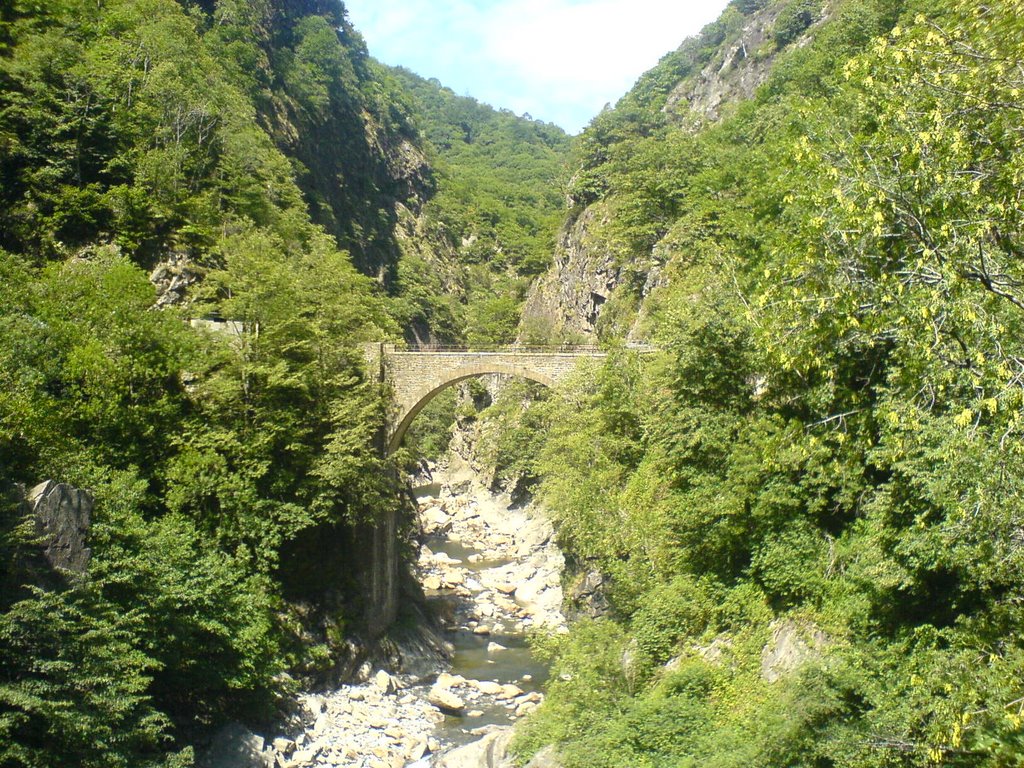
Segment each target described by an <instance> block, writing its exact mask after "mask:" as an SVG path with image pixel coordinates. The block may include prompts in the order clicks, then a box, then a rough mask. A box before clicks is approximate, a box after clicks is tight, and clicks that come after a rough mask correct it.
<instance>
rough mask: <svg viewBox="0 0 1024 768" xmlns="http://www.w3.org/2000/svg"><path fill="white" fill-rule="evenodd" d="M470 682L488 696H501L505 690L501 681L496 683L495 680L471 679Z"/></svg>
mask: <svg viewBox="0 0 1024 768" xmlns="http://www.w3.org/2000/svg"><path fill="white" fill-rule="evenodd" d="M469 684H470V685H472V686H473V687H474V688H476V689H477V690H478V691H480V693H486V694H487V695H488V696H500V695H501V693H502V691H503V690H504V689H503V687H502V685H501V683H496V682H494V681H493V680H471V681H469Z"/></svg>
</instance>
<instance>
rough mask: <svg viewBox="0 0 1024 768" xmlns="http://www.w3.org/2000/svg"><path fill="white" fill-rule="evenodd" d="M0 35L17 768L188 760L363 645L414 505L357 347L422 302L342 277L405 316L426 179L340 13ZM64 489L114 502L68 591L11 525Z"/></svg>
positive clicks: (6, 676) (398, 116)
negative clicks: (208, 738) (16, 499)
mask: <svg viewBox="0 0 1024 768" xmlns="http://www.w3.org/2000/svg"><path fill="white" fill-rule="evenodd" d="M0 13H2V16H0V248H2V249H3V250H2V251H0V488H2V489H3V497H4V499H5V501H4V504H3V507H2V509H0V550H2V551H3V554H4V556H3V558H2V561H0V583H2V584H3V585H4V587H3V590H2V592H0V765H3V766H5V768H6V767H7V766H34V767H37V768H38V767H41V766H56V765H63V766H105V767H107V766H131V767H132V768H136V767H137V766H143V765H159V764H165V763H166V764H186V763H189V762H190V760H191V758H190V756H189V755H190V749H187V748H184V747H185V745H186V744H187V742H188V741H189V740H190V739H191V738H192V736H193V735H194V734H195V733H196V732H197V729H201V728H205V727H208V726H213V725H216V724H218V723H220V722H222V721H223V720H224V719H226V718H233V717H234V718H247V719H250V720H251V719H256V718H260V717H264V716H266V715H268V714H271V713H272V712H273V710H274V708H275V706H276V702H277V700H278V697H279V696H280V695H281V694H283V693H288V691H289V688H290V686H292V685H293V684H291V683H289V681H288V678H287V677H284V676H282V675H281V674H280V673H282V672H284V671H286V670H288V671H289V672H291V673H292V675H295V676H306V675H310V676H311V675H315V674H318V673H323V672H325V671H327V670H328V669H329V668H330V666H331V665H332V664H333V663H334V659H333V658H332V656H333V655H334V654H336V653H337V652H338V650H339V648H340V647H341V640H342V639H343V635H344V633H345V632H346V631H348V630H351V629H358V620H359V617H360V615H361V611H360V606H359V604H358V603H359V598H360V594H361V590H360V589H359V588H358V585H357V584H356V581H357V579H358V577H359V571H360V567H361V566H363V567H365V563H360V557H359V556H358V550H357V549H355V548H354V546H353V543H354V540H355V537H356V536H357V533H356V531H357V525H358V524H360V523H365V522H372V521H373V520H374V519H376V517H377V516H378V515H380V514H382V513H384V512H386V511H388V510H389V509H393V508H394V505H396V504H397V503H398V502H397V495H396V494H395V493H394V488H393V487H392V482H393V481H392V480H390V479H389V478H391V477H393V475H392V473H390V472H388V471H386V468H385V467H384V466H383V463H382V460H381V459H380V458H379V454H378V451H377V449H376V446H375V442H374V439H375V435H376V433H377V430H378V428H379V425H380V424H381V423H382V418H383V404H382V400H381V397H380V393H378V392H377V391H376V389H375V388H374V387H372V386H370V385H369V384H367V383H366V382H365V381H364V377H363V373H362V363H361V355H360V352H359V348H358V343H359V342H360V341H362V340H364V339H368V338H384V337H387V336H388V335H390V336H392V337H397V336H398V335H399V334H400V331H401V328H402V325H403V324H404V323H405V322H406V321H407V320H408V316H407V308H408V304H403V303H402V301H401V296H400V295H399V296H398V297H397V298H394V297H391V296H388V295H387V294H386V292H385V291H384V290H382V289H381V287H380V285H379V283H378V282H375V281H373V280H372V279H371V278H370V277H367V276H364V275H363V274H360V272H359V271H358V270H357V268H356V266H354V264H355V265H358V267H359V268H361V269H362V270H363V272H365V273H368V274H370V275H373V276H378V275H380V276H381V278H382V281H383V282H384V283H385V287H387V288H389V289H391V291H392V292H393V293H396V294H400V290H399V288H398V287H396V286H395V284H394V282H395V281H394V280H393V279H392V278H390V277H389V275H391V274H392V273H393V272H394V271H395V261H396V259H397V258H398V256H397V254H398V253H399V251H398V248H397V245H395V244H394V243H392V242H390V241H389V238H390V239H393V237H394V235H393V233H392V232H391V229H390V223H389V222H388V220H387V216H386V215H385V214H387V213H388V212H389V211H393V209H394V204H395V200H394V199H393V198H394V196H395V195H398V194H404V195H406V199H407V200H408V202H409V205H414V204H415V200H416V199H417V198H416V196H415V195H414V194H413V192H414V191H415V190H408V189H407V190H405V191H404V192H403V191H402V189H401V187H402V185H403V184H404V185H406V186H408V185H412V184H418V183H421V182H422V184H423V185H424V188H425V189H427V190H428V191H429V183H428V182H429V179H428V178H427V175H428V174H427V173H426V171H424V172H423V173H422V174H421V177H419V178H417V177H415V176H413V177H409V178H405V179H404V180H403V179H402V178H401V177H400V175H399V174H397V173H396V172H395V171H394V168H395V167H396V165H395V163H394V162H393V160H392V159H391V158H390V156H389V155H388V153H387V152H386V151H383V150H381V149H380V148H379V146H377V145H385V146H387V147H402V146H404V147H405V150H404V151H405V152H406V154H408V155H414V154H415V153H414V149H415V148H414V147H413V146H412V145H411V144H410V143H409V142H410V139H409V137H410V136H415V131H414V130H413V129H412V128H411V127H410V126H409V124H408V123H407V121H406V118H407V115H406V113H405V112H404V109H405V107H404V106H403V103H404V102H403V100H402V98H400V97H399V96H397V95H396V94H397V93H398V92H397V91H396V90H395V88H396V87H397V86H395V84H394V82H393V81H391V80H389V79H387V77H386V76H385V75H384V74H382V73H381V72H380V71H378V69H377V68H376V65H374V64H373V63H372V62H371V61H370V60H369V58H368V57H367V54H366V51H365V48H364V47H363V45H362V42H361V40H360V39H359V37H358V35H357V34H356V33H355V32H354V31H353V30H352V29H351V27H349V26H348V24H347V22H346V21H345V20H344V17H343V9H342V7H341V6H340V4H337V3H334V2H315V1H314V0H310V1H309V2H301V3H295V2H289V3H276V2H271V1H270V0H267V2H257V3H251V2H244V3H243V2H232V1H230V0H224V2H219V3H216V4H215V5H214V4H212V3H207V4H191V3H184V2H183V3H178V2H174V1H173V0H144V1H143V2H139V1H138V0H124V1H123V2H121V1H115V2H104V3H95V2H80V1H79V0H61V1H60V2H47V3H14V4H11V3H5V4H4V5H3V9H2V12H0ZM339 30H340V31H339ZM335 133H337V134H338V135H339V136H342V137H343V139H344V141H341V142H325V141H324V139H323V137H324V136H325V135H334V134H335ZM371 139H372V141H371ZM323 143H329V144H330V145H331V146H330V149H329V151H327V150H325V152H324V154H323V155H322V156H321V155H318V156H316V157H312V156H310V153H311V152H313V151H314V148H315V146H317V145H320V144H323ZM375 147H377V148H375ZM317 151H318V150H317ZM341 166H344V168H343V169H342V168H341ZM332 168H333V169H334V170H333V171H332V170H331V169H332ZM311 169H315V170H316V172H314V170H311ZM321 171H326V172H329V178H328V179H327V180H326V181H325V180H324V179H323V178H320V177H318V176H317V172H321ZM339 174H340V175H339ZM339 179H342V180H343V181H344V183H341V184H339V183H338V181H339ZM388 184H390V186H388ZM321 225H323V226H321ZM325 227H326V229H325ZM342 248H349V249H351V253H352V255H351V256H350V254H349V253H347V252H346V251H345V250H342ZM151 272H152V273H153V281H152V282H151V280H150V273H151ZM389 281H390V282H389ZM158 289H159V290H158ZM157 305H159V306H160V307H162V308H161V309H157V308H156V306H157ZM200 318H229V319H230V320H232V321H233V325H230V326H223V325H222V326H217V325H211V324H210V323H206V324H203V323H199V324H198V325H197V324H195V323H193V324H192V325H190V324H189V323H188V322H187V321H188V320H189V319H200ZM46 478H54V479H56V480H59V481H62V482H68V483H71V484H73V485H77V486H79V487H83V488H88V489H89V490H90V491H91V492H92V493H93V495H94V497H95V500H96V508H95V514H94V521H93V523H94V524H93V529H92V534H91V538H90V546H91V547H92V550H93V559H92V564H91V567H90V571H89V574H88V577H86V578H84V579H79V580H72V581H71V582H69V583H64V584H63V585H62V586H60V587H59V588H53V585H52V578H50V577H49V576H47V575H46V574H45V573H40V569H39V567H38V564H36V565H32V564H33V563H34V560H33V558H32V556H31V553H32V552H34V551H35V547H36V545H35V543H34V541H33V536H34V534H33V531H32V529H31V526H28V527H26V524H25V522H24V513H23V509H22V508H21V507H20V506H19V505H18V504H16V503H13V502H12V503H7V501H6V499H7V489H8V488H10V487H11V486H12V485H13V484H14V483H25V484H28V485H33V484H35V483H36V482H39V481H40V480H43V479H46ZM325 585H328V586H327V587H326V588H325ZM42 587H47V588H46V589H43V588H42ZM310 633H311V634H310ZM175 755H176V756H175Z"/></svg>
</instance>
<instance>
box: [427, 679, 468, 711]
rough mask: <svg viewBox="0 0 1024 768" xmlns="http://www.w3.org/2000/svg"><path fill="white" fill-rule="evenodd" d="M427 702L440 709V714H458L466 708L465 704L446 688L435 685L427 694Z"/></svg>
mask: <svg viewBox="0 0 1024 768" xmlns="http://www.w3.org/2000/svg"><path fill="white" fill-rule="evenodd" d="M427 701H429V702H430V703H431V704H433V705H434V706H435V707H437V708H438V709H440V710H441V711H442V712H449V713H452V714H456V715H457V714H459V713H461V712H462V710H463V709H465V708H466V702H464V701H463V700H462V699H460V698H459V697H458V696H456V695H455V694H454V693H452V692H451V691H450V690H448V689H447V688H443V687H441V686H439V685H435V686H434V687H433V688H431V689H430V693H428V694H427Z"/></svg>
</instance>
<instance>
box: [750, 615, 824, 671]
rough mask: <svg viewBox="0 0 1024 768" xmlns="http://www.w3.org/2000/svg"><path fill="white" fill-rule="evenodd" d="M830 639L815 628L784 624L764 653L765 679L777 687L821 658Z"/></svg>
mask: <svg viewBox="0 0 1024 768" xmlns="http://www.w3.org/2000/svg"><path fill="white" fill-rule="evenodd" d="M828 644H829V638H828V635H826V634H825V633H824V632H822V631H821V630H820V629H818V628H817V627H815V626H812V625H807V624H803V623H800V622H797V621H793V620H786V621H780V622H777V623H776V624H775V627H774V629H773V630H772V637H771V640H770V641H769V642H768V643H767V644H766V645H765V647H764V649H763V650H762V651H761V677H762V678H763V679H764V680H765V681H767V682H769V683H774V682H775V681H776V680H779V679H781V678H782V677H784V676H786V675H788V674H790V673H792V672H795V671H796V670H798V669H799V668H800V667H802V666H803V665H804V664H806V663H808V662H809V661H813V660H815V659H819V658H821V656H822V654H823V652H824V650H825V649H826V648H827V647H828Z"/></svg>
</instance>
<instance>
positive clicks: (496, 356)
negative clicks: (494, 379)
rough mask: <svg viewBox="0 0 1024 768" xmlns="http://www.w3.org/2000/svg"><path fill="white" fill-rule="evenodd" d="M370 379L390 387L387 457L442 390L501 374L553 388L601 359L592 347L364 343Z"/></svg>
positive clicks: (601, 355) (598, 351) (599, 353)
mask: <svg viewBox="0 0 1024 768" xmlns="http://www.w3.org/2000/svg"><path fill="white" fill-rule="evenodd" d="M364 354H365V355H366V359H367V364H368V368H369V371H370V374H371V376H376V377H377V378H378V380H379V381H382V382H388V383H389V384H390V385H391V388H392V392H393V394H394V404H395V410H394V413H393V416H392V419H391V423H390V424H389V429H388V435H387V441H386V450H387V453H388V454H389V455H390V454H391V453H394V451H396V450H397V449H398V447H399V446H400V445H401V444H402V438H403V437H405V433H406V430H408V429H409V425H410V424H411V423H412V421H413V419H415V418H416V415H417V414H418V413H419V412H420V411H421V410H423V408H424V407H425V406H426V404H427V403H429V402H430V401H431V400H432V399H433V398H434V396H435V395H437V394H438V393H439V392H440V391H441V390H443V389H445V388H447V387H450V386H452V385H453V384H456V383H458V382H460V381H463V380H465V379H468V378H471V377H473V376H481V375H484V374H493V373H501V374H506V375H509V376H519V377H522V378H524V379H530V380H531V381H536V382H539V383H541V384H543V385H545V386H548V387H553V386H555V385H556V384H557V383H558V382H559V381H561V380H562V379H563V378H565V376H566V375H567V374H568V373H569V372H570V371H571V370H572V369H573V367H574V366H575V365H576V361H577V360H579V359H580V358H581V357H590V358H602V357H605V356H606V353H604V352H602V351H600V350H599V349H598V348H597V347H593V346H560V347H503V348H500V349H490V350H468V349H463V348H456V347H430V346H423V347H412V348H408V349H400V348H398V347H396V346H395V345H394V344H379V343H374V344H367V345H365V347H364Z"/></svg>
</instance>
